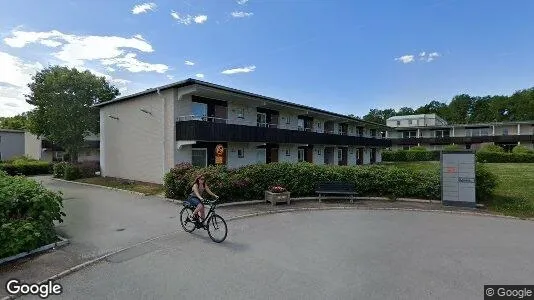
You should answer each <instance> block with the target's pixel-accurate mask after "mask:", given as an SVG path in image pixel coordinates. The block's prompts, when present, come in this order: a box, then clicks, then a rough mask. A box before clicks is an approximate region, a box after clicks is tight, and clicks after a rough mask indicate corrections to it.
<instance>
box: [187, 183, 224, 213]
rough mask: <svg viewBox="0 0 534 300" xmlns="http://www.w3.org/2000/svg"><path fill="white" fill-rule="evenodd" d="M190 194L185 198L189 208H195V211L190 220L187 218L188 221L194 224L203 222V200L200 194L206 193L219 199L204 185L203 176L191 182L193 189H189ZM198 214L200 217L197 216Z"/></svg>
mask: <svg viewBox="0 0 534 300" xmlns="http://www.w3.org/2000/svg"><path fill="white" fill-rule="evenodd" d="M191 190H192V192H191V194H189V197H187V200H186V201H187V202H189V204H191V206H193V207H195V210H194V211H193V216H192V218H191V217H190V218H189V221H192V222H195V221H200V222H202V221H204V203H203V201H204V198H203V197H202V194H203V193H204V191H206V192H207V193H208V194H210V195H211V196H213V197H215V198H219V196H217V195H215V194H214V193H213V192H212V191H211V190H210V189H209V187H208V185H207V184H206V177H205V176H204V175H202V174H201V175H198V176H197V177H196V178H195V181H194V182H193V187H192V188H191ZM199 213H200V216H199ZM199 217H200V218H201V219H200V220H199Z"/></svg>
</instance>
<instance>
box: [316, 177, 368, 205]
mask: <svg viewBox="0 0 534 300" xmlns="http://www.w3.org/2000/svg"><path fill="white" fill-rule="evenodd" d="M315 193H316V194H319V202H321V197H322V196H323V195H343V196H349V199H350V203H353V202H354V196H355V195H357V194H358V192H356V187H355V186H354V184H352V183H348V182H340V181H330V182H321V183H319V184H318V185H317V188H316V189H315Z"/></svg>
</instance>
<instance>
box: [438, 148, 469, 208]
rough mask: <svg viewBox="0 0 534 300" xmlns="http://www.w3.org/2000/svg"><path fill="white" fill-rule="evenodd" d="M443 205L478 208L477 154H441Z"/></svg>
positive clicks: (444, 152) (466, 152) (450, 152)
mask: <svg viewBox="0 0 534 300" xmlns="http://www.w3.org/2000/svg"><path fill="white" fill-rule="evenodd" d="M440 161H441V203H442V204H443V205H447V206H462V207H472V208H475V207H476V193H475V192H476V188H475V187H476V177H475V175H476V172H475V163H476V158H475V153H474V152H472V151H442V152H441V159H440Z"/></svg>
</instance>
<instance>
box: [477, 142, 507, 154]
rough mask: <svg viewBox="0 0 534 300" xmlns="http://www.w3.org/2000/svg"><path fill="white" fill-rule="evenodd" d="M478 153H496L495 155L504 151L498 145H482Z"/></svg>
mask: <svg viewBox="0 0 534 300" xmlns="http://www.w3.org/2000/svg"><path fill="white" fill-rule="evenodd" d="M478 152H497V153H504V149H503V148H502V147H501V146H499V145H493V144H488V145H484V146H482V147H481V148H480V149H479V150H478Z"/></svg>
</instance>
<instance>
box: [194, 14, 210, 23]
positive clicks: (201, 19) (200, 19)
mask: <svg viewBox="0 0 534 300" xmlns="http://www.w3.org/2000/svg"><path fill="white" fill-rule="evenodd" d="M207 20H208V16H206V15H200V16H196V17H195V23H197V24H202V23H204V22H206V21H207Z"/></svg>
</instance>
